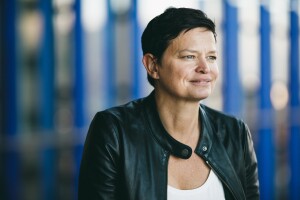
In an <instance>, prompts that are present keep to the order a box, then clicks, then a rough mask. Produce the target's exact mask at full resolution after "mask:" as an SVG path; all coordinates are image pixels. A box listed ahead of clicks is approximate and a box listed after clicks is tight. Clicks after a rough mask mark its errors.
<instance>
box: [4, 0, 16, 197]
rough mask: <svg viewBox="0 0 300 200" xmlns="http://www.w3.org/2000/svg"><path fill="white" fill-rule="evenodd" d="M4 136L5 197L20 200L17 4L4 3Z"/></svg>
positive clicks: (11, 2) (6, 0) (8, 1)
mask: <svg viewBox="0 0 300 200" xmlns="http://www.w3.org/2000/svg"><path fill="white" fill-rule="evenodd" d="M4 6H5V8H4V12H5V14H4V17H5V21H4V28H5V32H4V38H5V40H4V41H3V42H4V78H5V80H4V94H5V95H4V96H3V97H1V98H4V99H3V101H4V116H5V117H4V134H5V139H6V140H7V143H10V144H11V146H9V145H8V146H7V147H11V148H9V149H6V151H5V152H4V153H5V154H4V162H5V166H4V167H5V169H4V170H5V192H6V194H5V197H6V198H7V199H10V200H17V199H20V158H19V152H18V151H17V150H18V148H17V139H18V138H17V137H18V135H17V134H18V125H19V124H18V95H17V93H18V86H17V84H18V81H17V80H18V79H17V71H18V70H17V59H18V58H17V42H16V40H17V34H16V33H17V30H16V26H17V23H16V20H17V1H16V0H5V2H4Z"/></svg>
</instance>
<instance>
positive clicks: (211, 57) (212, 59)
mask: <svg viewBox="0 0 300 200" xmlns="http://www.w3.org/2000/svg"><path fill="white" fill-rule="evenodd" d="M206 58H207V60H209V61H216V60H217V56H207V57H206Z"/></svg>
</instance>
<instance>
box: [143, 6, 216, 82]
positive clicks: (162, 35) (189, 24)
mask: <svg viewBox="0 0 300 200" xmlns="http://www.w3.org/2000/svg"><path fill="white" fill-rule="evenodd" d="M197 27H205V28H207V29H208V30H210V31H211V32H212V33H213V34H214V37H215V39H216V36H217V34H216V32H215V24H214V22H213V21H212V20H211V19H209V18H208V17H207V15H206V14H205V13H204V12H202V11H201V10H198V9H192V8H174V7H170V8H167V9H166V10H165V11H164V12H163V13H162V14H160V15H158V16H156V17H155V18H153V19H152V20H151V21H150V22H149V23H148V25H147V26H146V28H145V30H144V32H143V34H142V50H143V55H145V54H147V53H151V54H152V55H153V56H155V58H156V61H157V63H159V64H160V62H161V58H162V55H163V53H164V52H165V50H166V49H167V47H168V46H169V44H170V42H171V40H173V39H175V38H176V37H177V36H178V35H179V34H180V33H181V32H183V31H185V32H187V31H189V30H191V29H193V28H197ZM147 78H148V81H149V83H150V84H151V85H152V86H154V79H153V78H152V77H151V76H149V74H147Z"/></svg>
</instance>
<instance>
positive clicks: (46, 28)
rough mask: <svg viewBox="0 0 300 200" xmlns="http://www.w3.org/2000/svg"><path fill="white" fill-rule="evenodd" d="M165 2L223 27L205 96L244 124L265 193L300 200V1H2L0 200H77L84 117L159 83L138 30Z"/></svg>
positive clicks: (87, 118) (143, 93)
mask: <svg viewBox="0 0 300 200" xmlns="http://www.w3.org/2000/svg"><path fill="white" fill-rule="evenodd" d="M170 6H175V7H179V6H181V7H191V8H199V9H201V10H203V11H204V12H206V13H207V15H208V16H209V17H210V18H211V19H212V20H213V21H214V22H215V23H216V26H217V34H218V36H217V45H218V51H219V58H218V64H219V69H220V75H221V76H220V78H219V80H218V82H217V85H216V88H215V91H214V93H213V95H212V96H211V97H209V98H208V99H206V100H204V101H203V102H202V103H204V104H207V105H209V106H211V107H213V108H215V109H217V110H221V111H224V112H226V113H228V114H233V115H235V116H237V117H240V118H242V119H243V120H244V121H245V122H246V123H247V124H248V126H249V128H250V130H251V133H252V137H253V140H254V145H255V149H256V153H257V157H258V161H259V177H260V191H261V199H263V200H265V199H270V200H272V199H293V200H296V199H297V200H299V199H300V192H299V191H300V155H299V152H300V145H299V143H300V136H299V134H300V106H299V98H300V97H299V19H298V17H299V16H298V15H299V4H298V0H261V1H260V0H252V1H248V0H184V1H183V0H82V1H80V0H3V1H0V199H3V200H19V199H22V200H23V199H24V200H27V199H28V200H41V199H45V200H48V199H49V200H50V199H51V200H52V199H64V200H65V199H77V197H76V194H77V184H78V180H77V177H78V170H79V165H80V158H81V153H82V148H83V144H84V140H85V136H86V132H87V129H88V126H89V123H90V121H91V119H92V117H93V116H94V115H95V113H96V112H97V111H100V110H103V109H106V108H108V107H111V106H115V105H119V104H123V103H126V102H128V101H130V100H132V99H136V98H139V97H143V96H146V95H148V94H149V93H150V91H151V90H152V89H153V88H151V87H150V85H149V84H148V83H147V80H146V71H145V70H144V68H143V66H142V63H141V58H142V52H141V47H140V36H141V33H142V31H143V29H144V28H145V26H146V24H147V23H148V22H149V20H150V19H152V18H153V17H154V16H156V15H158V14H160V13H161V12H163V11H164V10H165V9H166V8H167V7H170ZM145 195H146V194H145Z"/></svg>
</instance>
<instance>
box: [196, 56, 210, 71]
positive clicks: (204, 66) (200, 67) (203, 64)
mask: <svg viewBox="0 0 300 200" xmlns="http://www.w3.org/2000/svg"><path fill="white" fill-rule="evenodd" d="M195 70H196V72H197V73H202V74H207V73H208V72H209V71H210V67H209V64H208V63H207V61H206V60H205V58H199V59H198V63H197V67H196V69H195Z"/></svg>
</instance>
